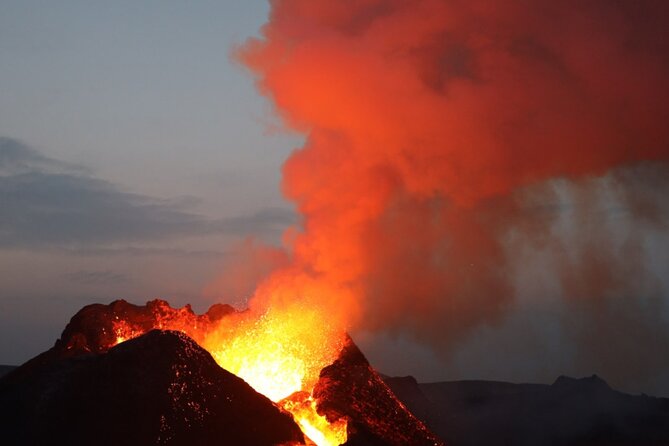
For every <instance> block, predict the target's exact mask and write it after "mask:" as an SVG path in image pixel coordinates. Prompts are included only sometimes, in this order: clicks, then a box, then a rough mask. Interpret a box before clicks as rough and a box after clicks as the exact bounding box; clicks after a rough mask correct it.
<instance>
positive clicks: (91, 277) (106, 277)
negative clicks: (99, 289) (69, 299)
mask: <svg viewBox="0 0 669 446" xmlns="http://www.w3.org/2000/svg"><path fill="white" fill-rule="evenodd" d="M65 278H66V279H67V280H69V281H71V282H75V283H79V284H83V285H109V284H118V283H127V282H128V281H130V277H128V275H126V274H124V273H120V272H118V271H110V270H102V271H90V270H80V271H75V272H72V273H67V274H65Z"/></svg>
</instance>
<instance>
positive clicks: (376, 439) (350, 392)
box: [314, 338, 443, 446]
mask: <svg viewBox="0 0 669 446" xmlns="http://www.w3.org/2000/svg"><path fill="white" fill-rule="evenodd" d="M314 397H315V398H316V399H317V401H318V411H319V412H321V413H322V414H324V415H325V416H326V417H327V418H328V419H329V420H336V419H339V418H342V417H346V418H347V419H348V420H349V424H348V432H349V440H348V441H347V442H346V445H347V446H386V445H387V446H406V445H411V446H438V445H443V443H442V441H441V440H440V439H439V438H437V437H436V436H435V435H434V434H433V433H432V432H430V430H429V429H428V428H427V427H426V426H425V425H424V424H423V423H422V422H421V421H419V420H418V419H417V418H416V417H415V416H413V415H412V414H411V412H409V411H408V410H407V409H406V407H405V406H404V405H403V404H402V403H401V402H400V401H399V400H398V399H397V397H396V396H395V395H394V394H393V392H392V391H391V390H390V388H388V386H387V385H386V384H385V383H384V382H383V380H382V379H381V377H380V376H379V374H378V373H377V372H376V371H374V369H372V367H371V366H370V365H369V362H367V359H365V356H364V355H363V354H362V352H361V351H360V350H359V349H358V347H357V346H356V345H355V344H354V343H353V341H352V340H351V339H350V338H349V339H348V342H347V344H346V346H345V347H344V349H343V350H342V352H341V354H340V356H339V358H338V359H337V360H336V361H335V362H334V363H333V364H332V365H330V366H328V367H325V368H324V369H323V370H322V372H321V375H320V379H319V381H318V384H317V385H316V387H315V389H314Z"/></svg>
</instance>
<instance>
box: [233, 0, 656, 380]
mask: <svg viewBox="0 0 669 446" xmlns="http://www.w3.org/2000/svg"><path fill="white" fill-rule="evenodd" d="M666 23H669V4H667V3H666V2H661V1H653V0H645V1H631V0H630V1H617V2H612V1H608V0H601V1H599V0H588V1H581V0H578V1H577V0H573V1H570V0H568V1H562V2H554V1H547V0H546V1H524V0H512V1H493V0H468V1H456V0H453V1H448V0H411V1H408V0H355V1H348V2H332V1H326V0H275V1H273V2H272V9H271V15H270V19H269V22H268V23H267V24H266V26H265V27H264V28H263V30H262V37H261V38H259V39H251V40H249V41H248V42H247V43H246V44H245V45H244V46H243V47H242V48H241V49H240V51H239V58H240V59H241V60H242V61H243V63H244V64H246V65H247V66H248V67H249V68H250V69H251V70H252V71H253V72H254V73H255V75H256V76H257V81H258V86H259V88H260V90H261V91H262V92H263V93H264V94H266V95H267V96H268V97H270V98H271V100H272V101H273V103H274V104H275V106H276V110H277V113H279V114H280V116H281V117H282V118H283V122H284V124H285V126H286V127H288V128H290V129H293V130H298V131H300V132H303V133H304V134H305V135H306V136H307V141H306V143H305V145H304V147H302V148H300V149H298V150H296V151H295V152H294V153H293V154H292V156H291V157H290V158H289V159H288V160H287V162H286V164H285V166H284V172H283V173H284V176H283V190H284V193H285V195H286V197H288V198H289V199H290V200H292V201H293V202H294V203H295V204H296V205H297V209H298V212H299V213H300V214H301V216H302V218H303V224H302V228H301V229H299V230H298V229H296V230H293V231H291V232H290V233H289V234H288V235H287V236H286V243H287V245H288V247H289V251H290V259H289V262H288V264H287V265H288V266H282V267H279V268H277V269H275V270H274V271H273V272H272V273H271V274H270V275H269V276H268V278H267V279H266V280H264V281H263V282H262V283H261V285H260V286H259V288H258V290H257V291H256V296H255V299H254V300H253V301H252V305H255V306H260V307H261V306H266V305H273V304H275V303H277V302H279V303H281V302H284V303H285V302H287V301H298V302H301V303H304V304H305V305H317V306H319V307H320V308H322V309H323V311H326V312H327V314H328V315H329V317H330V318H331V321H332V323H333V324H340V325H341V326H342V327H344V328H351V327H354V328H361V329H367V330H385V331H391V332H392V331H397V332H403V333H409V334H410V335H411V336H412V337H413V338H415V339H417V340H419V341H421V342H425V343H427V344H430V345H432V346H434V347H435V348H437V349H439V350H441V351H448V350H449V349H451V348H452V347H453V345H455V344H456V343H457V342H458V341H459V340H460V339H461V338H463V337H464V336H466V335H467V334H469V333H471V332H472V330H474V329H475V328H476V327H479V326H481V325H482V324H496V323H498V322H499V321H500V320H501V319H502V318H503V317H504V315H505V314H506V312H507V309H508V308H509V307H510V306H511V305H513V302H514V288H513V280H512V275H513V271H514V270H515V269H517V268H519V267H522V265H517V264H515V263H514V260H515V259H516V258H518V257H519V256H518V255H517V252H516V250H517V249H520V248H519V243H518V242H517V243H509V240H511V239H513V240H516V241H517V240H521V241H522V243H521V244H525V246H526V247H527V246H531V247H532V248H533V249H540V250H547V251H548V252H550V255H551V256H552V257H553V258H554V262H553V264H554V265H555V271H554V273H555V275H556V277H557V278H559V279H560V282H559V283H560V284H561V289H562V292H563V295H564V296H565V298H566V299H567V300H566V302H567V305H568V306H572V307H573V311H574V312H575V313H576V314H578V315H580V316H579V317H583V318H585V320H583V321H580V322H578V323H576V322H575V323H574V325H575V326H577V327H589V328H588V329H589V330H596V331H597V333H598V336H602V337H605V336H607V334H608V333H610V332H611V331H612V330H614V331H615V329H616V328H615V327H616V324H617V323H622V324H627V325H629V326H630V330H634V328H633V327H631V326H634V325H637V324H643V323H646V322H647V321H648V319H647V318H645V317H643V314H646V310H643V311H641V310H639V311H638V312H637V313H636V314H638V315H640V317H639V319H638V320H636V319H635V318H634V317H631V316H630V317H629V318H626V317H622V315H623V314H628V315H629V314H630V313H628V312H625V311H622V313H621V312H620V311H617V310H615V311H614V310H611V308H614V307H616V308H624V307H626V306H629V305H633V306H635V308H642V307H644V305H646V304H644V303H643V302H646V301H645V300H643V299H646V298H652V299H658V296H659V295H660V294H661V287H660V285H659V284H658V282H657V280H656V278H655V277H654V276H653V274H652V272H651V271H650V270H649V269H648V268H647V267H646V265H647V253H646V248H645V245H644V241H643V236H642V235H641V234H640V233H638V232H636V231H639V228H642V227H643V228H653V230H660V231H661V230H662V228H665V225H666V221H667V218H666V217H667V215H666V205H663V203H664V202H666V198H663V197H666V195H663V193H664V192H666V191H667V188H666V182H664V183H663V184H661V185H660V186H657V187H656V186H651V187H649V184H648V181H650V182H651V183H652V182H653V181H655V183H657V182H658V181H659V182H660V183H661V181H660V180H659V178H663V177H664V178H666V174H667V171H666V168H665V163H666V161H667V159H668V158H669V125H667V119H668V118H669V92H668V87H667V82H666V80H667V79H669V57H668V56H667V54H669V36H668V33H667V31H666V29H667V28H666ZM653 178H654V180H653ZM646 180H648V181H646ZM651 180H652V181H651ZM644 181H646V183H644ZM595 183H596V184H595ZM595 190H596V191H599V192H593V191H595ZM561 196H567V197H568V198H569V202H570V203H571V204H569V206H572V207H573V208H572V209H573V212H569V213H568V218H569V219H570V220H569V222H568V224H567V225H566V226H565V224H564V221H563V220H564V219H565V216H564V215H565V213H564V212H562V211H561V208H560V206H557V208H555V209H549V211H546V209H542V206H548V207H550V206H551V205H552V204H551V203H555V198H556V197H561ZM606 203H609V204H610V203H615V206H616V209H618V211H619V212H621V213H622V214H624V215H628V216H629V218H628V219H627V220H626V221H627V223H626V225H627V226H625V225H622V226H621V225H617V224H616V223H615V222H613V223H611V221H610V220H609V219H608V217H606V216H609V217H610V215H611V214H610V213H609V212H608V211H606V210H605V212H603V214H602V215H605V217H602V219H600V221H604V222H607V223H606V224H609V223H611V224H610V225H609V226H610V227H604V228H602V227H601V226H599V225H597V226H595V225H594V222H595V220H593V219H591V218H590V217H588V215H590V214H589V213H591V212H592V209H595V208H597V207H601V206H602V205H603V204H606ZM663 206H664V207H663ZM607 209H608V208H607ZM565 227H567V229H565ZM560 228H562V229H560ZM635 299H636V300H635ZM614 301H615V302H618V303H616V304H614V303H613V302H614ZM616 305H617V306H616ZM638 305H641V307H639V306H638ZM603 309H608V310H605V311H604V312H602V310H603ZM602 318H603V320H601V321H600V320H599V319H602ZM648 330H650V331H652V328H648V327H647V330H646V332H647V331H648ZM581 331H582V330H581V329H579V328H574V329H573V330H572V331H571V334H572V335H573V336H574V337H577V338H578V337H583V336H584V337H585V338H588V336H590V338H589V339H591V335H592V333H590V334H583V333H581ZM663 336H664V337H663ZM646 338H648V339H650V340H652V339H655V338H653V337H652V336H651V335H650V334H649V335H648V336H646ZM592 339H594V338H592ZM596 339H599V337H597V338H596ZM657 339H664V340H663V341H661V343H664V344H666V333H661V335H660V336H659V337H658V338H657ZM644 342H646V340H644ZM648 342H650V341H648ZM590 344H592V345H590ZM595 344H597V342H594V341H593V342H581V341H579V345H580V346H582V348H583V349H585V350H584V351H588V352H589V351H590V350H593V351H595V350H597V348H599V347H598V346H596V345H595ZM628 344H629V343H628ZM632 344H633V343H632ZM590 346H591V347H592V349H590ZM655 347H658V348H659V346H658V345H655V346H654V347H653V348H655ZM621 349H626V347H625V346H622V347H621ZM627 350H630V349H627ZM600 351H602V350H600ZM583 356H587V354H584V355H583ZM609 359H610V358H609ZM609 359H607V358H603V359H602V361H601V362H602V364H603V365H606V363H607V361H609ZM639 360H640V361H643V362H644V363H648V362H649V361H647V360H645V359H644V358H641V357H640V358H639ZM609 362H610V361H609ZM665 365H666V364H665ZM640 367H643V365H640ZM621 379H624V377H623V378H621Z"/></svg>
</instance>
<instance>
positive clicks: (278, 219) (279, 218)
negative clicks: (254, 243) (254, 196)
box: [215, 207, 296, 234]
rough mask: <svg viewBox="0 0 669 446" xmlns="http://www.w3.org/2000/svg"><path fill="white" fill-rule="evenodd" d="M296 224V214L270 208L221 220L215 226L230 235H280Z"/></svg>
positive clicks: (286, 210) (283, 209)
mask: <svg viewBox="0 0 669 446" xmlns="http://www.w3.org/2000/svg"><path fill="white" fill-rule="evenodd" d="M295 222H296V217H295V213H294V212H292V211H291V210H289V209H285V208H279V207H269V208H264V209H260V210H259V211H257V212H255V213H253V214H250V215H242V216H239V217H232V218H228V219H224V220H221V221H220V222H219V223H218V224H216V225H215V226H216V227H217V228H218V229H220V230H222V231H224V232H228V233H234V234H262V233H267V232H273V233H279V232H281V231H283V229H285V228H286V227H287V226H289V225H293V224H295Z"/></svg>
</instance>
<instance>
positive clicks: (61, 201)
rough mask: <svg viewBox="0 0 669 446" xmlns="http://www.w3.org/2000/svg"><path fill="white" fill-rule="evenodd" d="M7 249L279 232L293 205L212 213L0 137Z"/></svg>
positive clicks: (0, 201)
mask: <svg viewBox="0 0 669 446" xmlns="http://www.w3.org/2000/svg"><path fill="white" fill-rule="evenodd" d="M0 208H1V209H2V214H0V248H3V247H4V248H52V247H72V246H78V247H81V246H96V245H104V244H110V243H119V242H120V243H128V242H137V241H150V240H165V239H168V238H173V237H179V236H190V235H210V234H218V233H224V234H229V235H245V234H249V233H254V234H267V235H274V234H275V233H276V232H277V231H278V230H280V229H281V228H282V227H285V226H287V225H288V224H290V223H292V219H291V216H290V212H289V211H287V210H282V209H279V208H269V209H261V210H259V211H257V212H256V213H253V214H251V215H247V216H235V217H230V218H225V219H218V220H215V219H214V220H212V219H207V218H205V217H203V216H201V215H198V214H196V213H193V212H190V211H188V209H187V208H186V205H185V204H184V203H183V202H179V201H175V200H164V199H157V198H153V197H148V196H144V195H140V194H134V193H129V192H125V191H123V190H122V189H121V188H120V187H118V186H117V185H115V184H113V183H111V182H108V181H104V180H101V179H99V178H95V177H94V176H92V175H91V174H90V173H89V172H88V171H87V170H86V169H85V168H83V167H81V166H76V165H71V164H68V163H64V162H62V161H59V160H54V159H51V158H48V157H45V156H43V155H42V154H40V153H39V152H37V151H36V150H34V149H33V148H31V147H28V146H26V145H25V144H23V143H21V142H19V141H16V140H14V139H10V138H0Z"/></svg>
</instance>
